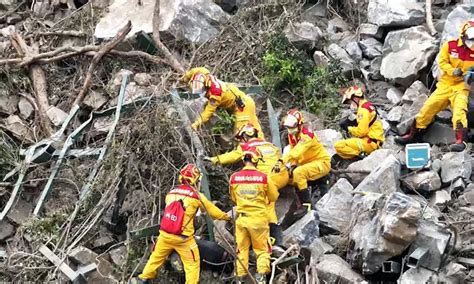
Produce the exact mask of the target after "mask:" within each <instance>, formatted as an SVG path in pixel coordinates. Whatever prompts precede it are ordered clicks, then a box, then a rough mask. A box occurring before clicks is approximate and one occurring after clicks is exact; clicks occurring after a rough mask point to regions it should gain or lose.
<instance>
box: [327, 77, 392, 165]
mask: <svg viewBox="0 0 474 284" xmlns="http://www.w3.org/2000/svg"><path fill="white" fill-rule="evenodd" d="M342 103H343V104H344V103H350V104H351V108H354V109H357V113H356V123H355V125H354V126H349V125H348V124H342V125H341V127H342V128H343V129H344V130H345V131H347V132H348V133H349V134H350V135H351V136H352V138H349V139H344V140H340V141H336V143H334V149H335V150H336V154H337V155H338V156H340V157H341V158H343V159H352V158H355V157H364V156H365V155H368V154H370V153H372V152H373V151H375V150H377V149H379V148H380V147H381V146H382V144H383V142H384V141H385V136H384V130H383V125H382V121H380V119H378V115H377V110H376V109H375V107H374V106H373V105H372V104H371V103H370V102H369V101H367V100H366V99H365V98H364V93H363V91H362V89H361V88H359V87H358V86H353V87H350V88H348V89H347V90H346V91H345V92H344V95H343V98H342Z"/></svg>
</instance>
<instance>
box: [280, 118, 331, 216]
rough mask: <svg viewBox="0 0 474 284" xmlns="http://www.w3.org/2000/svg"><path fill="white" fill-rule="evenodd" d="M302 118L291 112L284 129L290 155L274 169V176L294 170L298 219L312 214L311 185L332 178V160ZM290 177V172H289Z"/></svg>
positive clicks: (293, 183) (285, 154) (292, 179)
mask: <svg viewBox="0 0 474 284" xmlns="http://www.w3.org/2000/svg"><path fill="white" fill-rule="evenodd" d="M303 123H304V120H303V115H302V114H301V112H299V111H298V110H296V109H292V110H290V111H288V113H287V115H286V117H285V119H284V121H283V126H284V127H286V129H287V130H288V142H289V143H288V144H289V145H288V146H289V151H286V152H285V151H284V153H283V157H282V158H281V159H280V160H279V161H278V163H277V164H276V165H275V166H274V167H273V171H274V172H278V171H281V170H282V168H283V167H285V166H286V168H287V169H290V170H292V174H290V175H291V176H292V178H291V180H290V183H291V184H292V185H293V186H295V187H296V194H297V196H298V199H299V201H300V204H299V206H298V209H297V211H296V212H295V215H297V216H299V215H301V214H305V213H306V212H307V211H309V210H311V207H312V206H311V192H310V191H309V190H308V181H315V180H319V179H321V178H323V177H325V176H327V175H328V174H329V171H330V170H331V157H330V156H329V153H328V152H327V150H326V149H325V148H324V146H323V145H322V144H321V143H320V142H319V141H318V138H317V137H316V135H315V134H314V133H313V131H311V130H310V129H309V128H307V127H306V126H304V124H303ZM290 173H291V171H290Z"/></svg>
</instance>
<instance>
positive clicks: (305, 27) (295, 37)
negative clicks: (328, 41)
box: [283, 22, 322, 50]
mask: <svg viewBox="0 0 474 284" xmlns="http://www.w3.org/2000/svg"><path fill="white" fill-rule="evenodd" d="M283 33H284V34H285V36H286V38H287V39H288V41H289V42H291V43H292V44H294V45H295V46H296V47H297V48H300V49H305V50H311V49H313V48H314V47H315V46H316V43H317V42H318V41H319V40H320V39H321V37H322V32H321V30H320V29H319V28H318V27H316V26H315V25H313V24H311V23H308V22H302V23H291V22H290V23H289V24H288V25H287V26H286V27H285V29H284V30H283Z"/></svg>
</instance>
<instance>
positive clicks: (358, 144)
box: [334, 137, 380, 159]
mask: <svg viewBox="0 0 474 284" xmlns="http://www.w3.org/2000/svg"><path fill="white" fill-rule="evenodd" d="M369 141H370V142H369ZM378 148H380V146H379V144H378V143H377V142H375V141H374V140H371V139H370V138H368V137H365V138H349V139H344V140H339V141H336V143H334V149H335V150H336V153H337V155H339V156H340V157H341V158H343V159H352V158H355V157H358V156H360V155H361V154H362V153H365V154H367V155H368V154H370V153H372V152H373V151H375V150H377V149H378Z"/></svg>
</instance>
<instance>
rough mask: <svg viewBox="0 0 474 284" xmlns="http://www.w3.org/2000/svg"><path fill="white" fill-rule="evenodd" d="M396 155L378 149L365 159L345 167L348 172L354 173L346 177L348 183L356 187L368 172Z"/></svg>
mask: <svg viewBox="0 0 474 284" xmlns="http://www.w3.org/2000/svg"><path fill="white" fill-rule="evenodd" d="M396 155H397V153H396V152H395V151H393V150H390V149H379V150H376V151H374V152H372V153H371V154H370V155H369V156H367V157H365V158H364V159H363V160H360V161H357V162H354V163H352V164H350V165H349V167H347V170H348V171H349V172H351V171H353V172H355V173H349V174H348V177H349V180H350V182H351V183H352V184H353V185H354V186H357V185H358V184H359V183H360V182H361V181H362V180H363V179H364V178H365V177H366V176H368V175H369V173H370V172H372V171H373V170H375V169H376V168H377V167H378V166H379V165H380V164H381V163H382V161H384V160H386V159H387V158H388V157H390V156H396Z"/></svg>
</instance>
